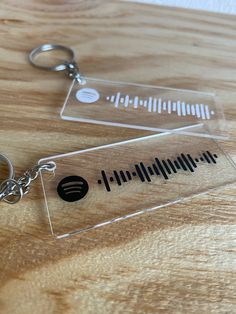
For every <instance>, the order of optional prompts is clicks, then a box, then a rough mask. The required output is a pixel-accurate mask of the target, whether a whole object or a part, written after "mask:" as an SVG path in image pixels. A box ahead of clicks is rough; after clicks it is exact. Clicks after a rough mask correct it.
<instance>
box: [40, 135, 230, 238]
mask: <svg viewBox="0 0 236 314" xmlns="http://www.w3.org/2000/svg"><path fill="white" fill-rule="evenodd" d="M46 161H54V162H55V163H56V166H57V168H56V172H55V175H54V176H53V175H49V174H44V173H43V174H41V178H42V184H43V189H44V195H45V201H46V208H47V211H48V217H49V222H50V225H51V228H52V233H53V234H54V235H55V236H57V237H65V236H69V235H72V234H76V233H80V232H82V231H85V230H89V229H91V228H97V227H100V226H103V225H105V224H107V223H111V222H114V221H118V220H121V219H125V218H128V217H132V216H133V215H136V214H140V213H143V212H145V211H152V210H155V209H157V208H160V207H162V206H165V205H169V204H171V203H176V202H178V201H180V200H181V199H183V198H186V197H190V196H193V195H197V194H201V193H204V192H206V191H208V190H211V189H213V188H216V187H219V186H221V185H225V184H228V183H232V182H234V181H235V179H236V169H235V165H234V164H233V162H232V161H231V160H230V159H229V157H228V156H226V155H225V154H224V152H223V151H222V150H221V149H220V148H219V146H218V145H217V144H216V142H215V141H214V140H212V139H209V138H200V137H191V136H183V135H179V134H165V133H161V134H156V135H151V136H146V137H143V138H138V139H133V140H129V141H125V142H121V143H116V144H111V145H106V146H100V147H96V148H91V149H86V150H83V151H77V152H73V153H68V154H64V155H58V156H54V157H50V158H45V159H42V160H41V161H40V162H46Z"/></svg>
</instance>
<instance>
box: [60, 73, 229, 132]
mask: <svg viewBox="0 0 236 314" xmlns="http://www.w3.org/2000/svg"><path fill="white" fill-rule="evenodd" d="M61 118H62V119H64V120H72V121H80V122H89V123H96V124H103V125H113V126H122V127H128V128H135V129H142V130H149V131H154V132H176V130H175V129H176V128H182V127H186V126H191V125H193V124H197V123H202V124H203V125H204V126H205V128H204V129H201V130H197V129H193V130H192V131H190V130H188V131H183V130H182V131H177V132H179V133H181V134H186V135H197V136H203V137H212V138H226V137H227V136H226V132H225V129H224V128H225V121H224V115H223V110H222V106H221V105H220V103H219V102H217V101H216V98H215V96H214V94H208V93H201V92H194V91H188V90H178V89H171V88H164V87H155V86H147V85H146V86H145V85H138V84H130V83H121V82H111V81H104V80H98V79H92V78H86V84H85V85H83V86H81V85H79V84H78V83H77V82H76V81H73V83H72V85H71V87H70V90H69V92H68V95H67V97H66V100H65V103H64V106H63V108H62V110H61Z"/></svg>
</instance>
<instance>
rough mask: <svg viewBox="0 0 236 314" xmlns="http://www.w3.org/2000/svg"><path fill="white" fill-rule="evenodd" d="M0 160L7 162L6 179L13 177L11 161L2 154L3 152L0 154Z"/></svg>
mask: <svg viewBox="0 0 236 314" xmlns="http://www.w3.org/2000/svg"><path fill="white" fill-rule="evenodd" d="M0 160H2V161H3V162H5V163H6V164H7V167H8V178H7V180H11V179H13V178H14V176H15V173H14V168H13V165H12V163H11V161H10V160H9V159H8V158H7V157H6V156H4V155H3V154H0Z"/></svg>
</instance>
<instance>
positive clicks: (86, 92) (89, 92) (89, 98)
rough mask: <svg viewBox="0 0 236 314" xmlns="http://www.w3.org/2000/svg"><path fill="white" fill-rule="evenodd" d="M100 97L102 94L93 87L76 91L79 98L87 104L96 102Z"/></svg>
mask: <svg viewBox="0 0 236 314" xmlns="http://www.w3.org/2000/svg"><path fill="white" fill-rule="evenodd" d="M99 97H100V95H99V93H98V91H96V89H93V88H82V89H80V90H78V91H77V93H76V98H77V100H78V101H80V102H83V103H86V104H92V103H93V102H96V101H97V100H98V99H99Z"/></svg>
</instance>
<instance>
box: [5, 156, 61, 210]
mask: <svg viewBox="0 0 236 314" xmlns="http://www.w3.org/2000/svg"><path fill="white" fill-rule="evenodd" d="M55 169H56V164H55V163H54V162H53V161H51V162H48V163H45V164H40V165H35V166H33V167H32V168H30V169H28V170H27V171H26V172H25V173H24V174H23V176H21V177H20V178H19V179H17V180H16V179H7V180H5V181H3V182H2V183H1V184H0V201H4V202H6V203H8V204H15V203H17V202H19V201H20V200H21V199H22V197H23V196H24V195H25V194H27V193H28V192H29V189H30V184H31V182H32V181H34V180H35V179H36V178H37V177H38V175H39V173H40V171H50V172H54V171H55Z"/></svg>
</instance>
